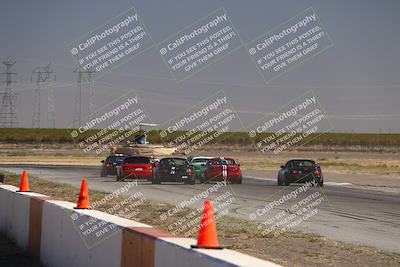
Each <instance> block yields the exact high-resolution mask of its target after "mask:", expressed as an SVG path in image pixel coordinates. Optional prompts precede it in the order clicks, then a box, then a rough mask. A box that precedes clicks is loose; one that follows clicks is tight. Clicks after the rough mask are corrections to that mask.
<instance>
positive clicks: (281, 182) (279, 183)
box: [278, 175, 283, 186]
mask: <svg viewBox="0 0 400 267" xmlns="http://www.w3.org/2000/svg"><path fill="white" fill-rule="evenodd" d="M278 186H283V181H282V179H281V176H279V175H278Z"/></svg>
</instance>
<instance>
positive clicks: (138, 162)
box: [117, 156, 157, 181]
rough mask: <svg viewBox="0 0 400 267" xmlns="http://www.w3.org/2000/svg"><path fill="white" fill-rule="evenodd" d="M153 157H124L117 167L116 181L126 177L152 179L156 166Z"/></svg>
mask: <svg viewBox="0 0 400 267" xmlns="http://www.w3.org/2000/svg"><path fill="white" fill-rule="evenodd" d="M156 165H157V164H156V161H155V159H154V158H153V157H142V156H134V157H126V158H125V159H124V161H123V162H122V164H121V166H120V167H119V168H118V169H117V181H122V180H125V179H127V178H133V179H146V180H148V181H152V180H153V171H154V168H155V166H156Z"/></svg>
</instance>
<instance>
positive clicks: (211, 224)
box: [191, 200, 223, 249]
mask: <svg viewBox="0 0 400 267" xmlns="http://www.w3.org/2000/svg"><path fill="white" fill-rule="evenodd" d="M191 247H192V248H208V249H222V248H223V247H222V246H220V245H219V242H218V236H217V225H216V223H215V217H214V207H213V204H212V202H211V201H210V200H205V201H204V207H203V215H202V216H201V223H200V230H199V236H198V238H197V245H191Z"/></svg>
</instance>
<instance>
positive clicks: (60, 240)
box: [0, 185, 279, 267]
mask: <svg viewBox="0 0 400 267" xmlns="http://www.w3.org/2000/svg"><path fill="white" fill-rule="evenodd" d="M17 189H18V188H16V187H14V186H10V185H0V231H1V232H3V233H5V234H6V235H7V236H9V237H10V238H12V239H13V240H15V241H16V243H17V245H18V246H20V247H21V248H27V249H28V250H29V251H31V252H32V253H33V254H34V255H36V256H37V257H40V260H41V262H42V263H43V265H44V266H49V267H53V266H54V267H64V266H65V267H67V266H68V267H69V266H85V267H86V266H88V267H89V266H93V267H95V266H96V267H99V266H107V267H112V266H116V267H119V266H121V267H128V266H146V267H147V266H149V267H152V266H154V267H169V266H173V267H177V266H185V267H212V266H249V267H258V266H259V267H264V266H273V267H277V266H279V265H277V264H274V263H271V262H268V261H264V260H260V259H257V258H254V257H251V256H248V255H245V254H242V253H239V252H236V251H233V250H230V249H223V250H208V249H192V248H191V247H190V245H191V244H195V243H196V240H193V239H190V238H183V237H176V236H173V235H171V234H169V233H166V232H163V231H161V230H158V229H156V228H153V227H151V226H150V225H146V224H142V223H139V222H135V221H132V220H127V219H123V218H120V217H116V216H113V215H110V214H106V213H103V212H100V211H96V210H75V209H74V207H75V206H76V205H75V204H74V203H71V202H66V201H61V200H55V199H51V198H50V197H48V196H44V195H41V194H36V193H17V192H16V191H17Z"/></svg>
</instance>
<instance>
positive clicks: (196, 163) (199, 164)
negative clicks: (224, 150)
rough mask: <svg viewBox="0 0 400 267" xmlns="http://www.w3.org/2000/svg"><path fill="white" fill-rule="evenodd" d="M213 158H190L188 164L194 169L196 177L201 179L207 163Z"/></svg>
mask: <svg viewBox="0 0 400 267" xmlns="http://www.w3.org/2000/svg"><path fill="white" fill-rule="evenodd" d="M209 159H212V157H190V158H188V159H187V161H188V163H189V164H190V165H192V166H193V168H194V177H195V178H197V179H200V177H201V172H202V171H203V169H204V167H205V166H206V163H207V161H208V160H209Z"/></svg>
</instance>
